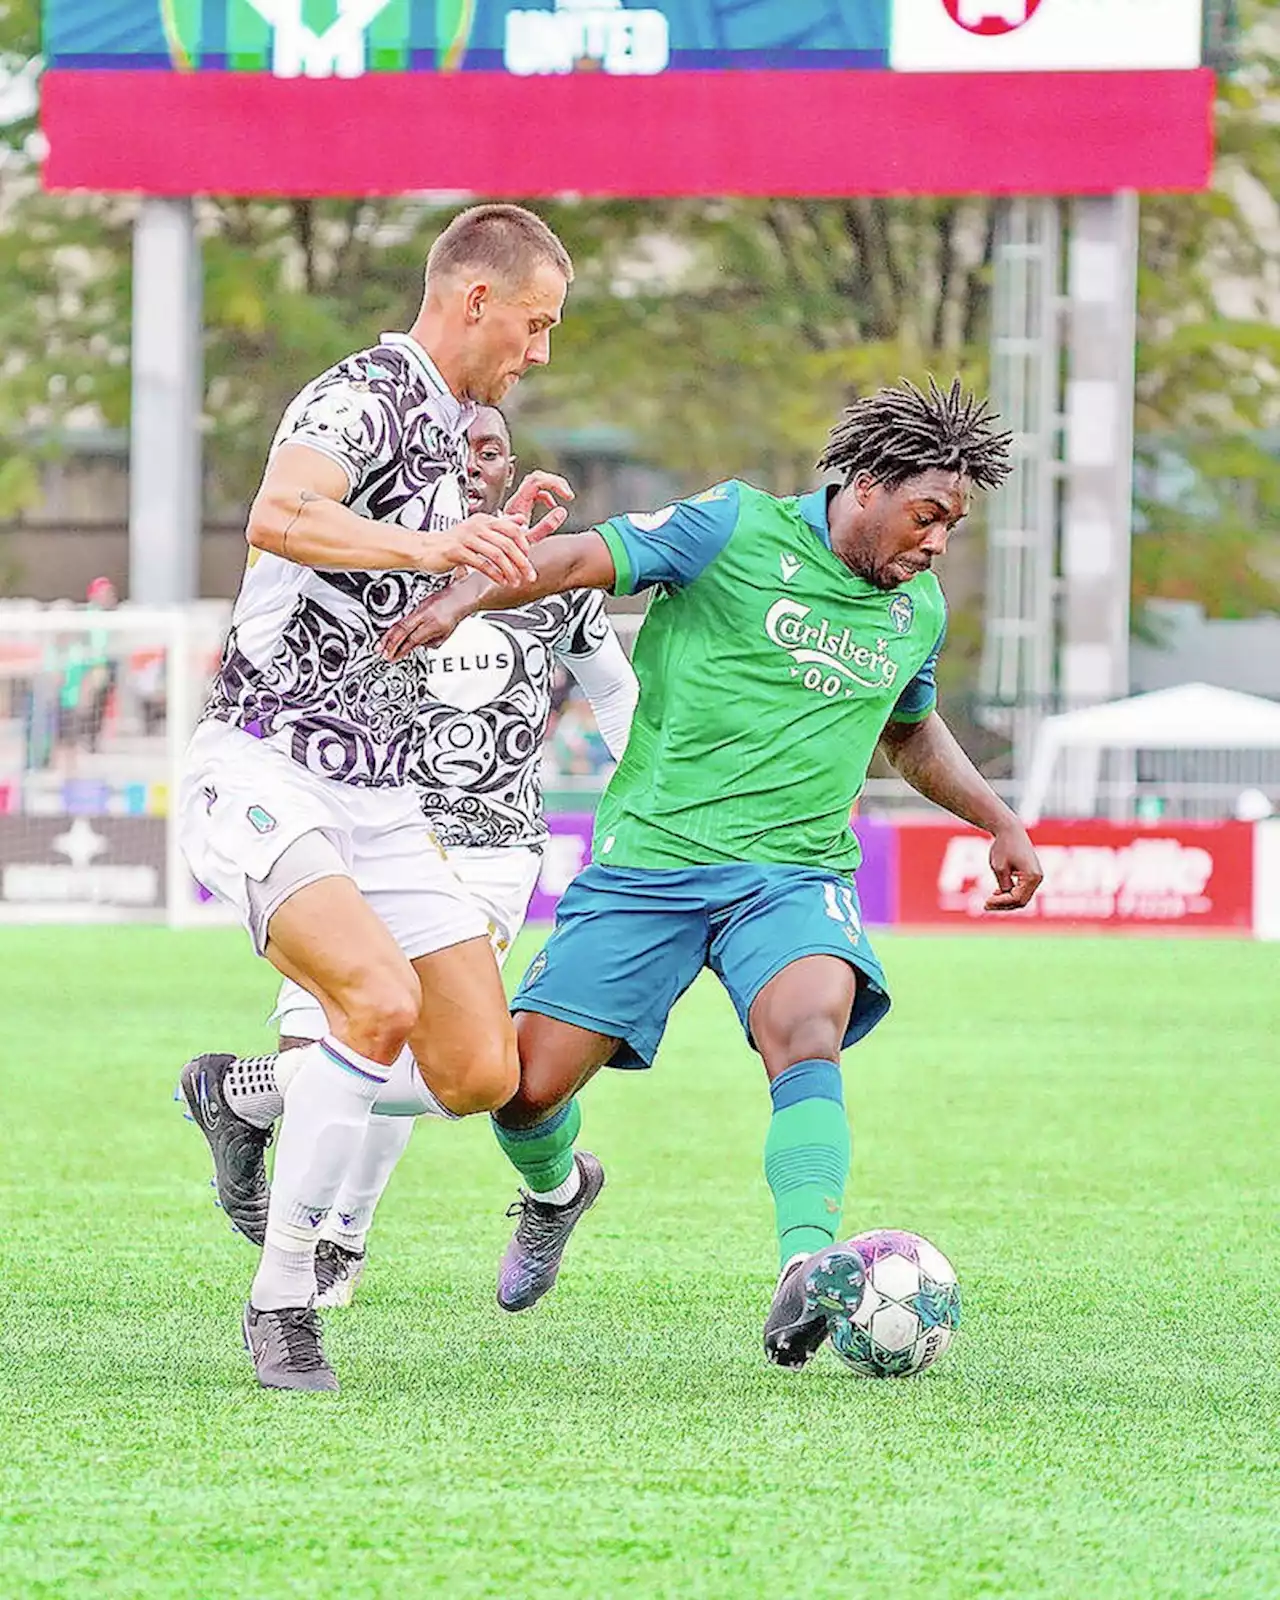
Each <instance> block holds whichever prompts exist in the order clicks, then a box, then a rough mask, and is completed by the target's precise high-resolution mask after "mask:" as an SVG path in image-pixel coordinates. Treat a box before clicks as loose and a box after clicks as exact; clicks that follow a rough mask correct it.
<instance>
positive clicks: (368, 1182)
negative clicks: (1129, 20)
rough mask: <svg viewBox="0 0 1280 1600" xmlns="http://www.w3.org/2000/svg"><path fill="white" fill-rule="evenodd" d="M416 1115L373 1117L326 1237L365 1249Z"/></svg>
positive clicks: (348, 1169) (345, 1244)
mask: <svg viewBox="0 0 1280 1600" xmlns="http://www.w3.org/2000/svg"><path fill="white" fill-rule="evenodd" d="M413 1125H414V1119H413V1118H412V1117H370V1118H369V1126H368V1127H367V1128H366V1129H365V1133H364V1143H363V1144H362V1145H361V1146H360V1153H359V1155H357V1156H356V1159H355V1160H354V1161H353V1162H352V1164H351V1166H350V1167H348V1168H347V1175H346V1177H345V1178H344V1179H343V1180H342V1188H341V1189H340V1190H339V1191H338V1198H337V1199H336V1200H335V1201H334V1203H333V1210H332V1211H331V1212H330V1213H329V1220H328V1222H326V1223H325V1225H324V1229H323V1232H322V1237H323V1238H325V1239H329V1240H330V1241H332V1243H334V1244H340V1245H341V1246H342V1247H343V1249H344V1250H355V1251H361V1250H363V1249H364V1242H365V1239H366V1237H367V1236H368V1233H369V1225H370V1224H371V1223H372V1221H373V1213H374V1212H375V1210H377V1206H378V1201H379V1200H381V1199H382V1196H383V1192H384V1190H385V1189H386V1187H387V1184H388V1183H390V1181H391V1174H392V1173H393V1172H394V1171H395V1169H396V1162H397V1161H399V1159H400V1157H401V1156H402V1155H403V1154H404V1153H405V1150H406V1149H407V1148H408V1145H409V1136H410V1135H411V1134H412V1132H413Z"/></svg>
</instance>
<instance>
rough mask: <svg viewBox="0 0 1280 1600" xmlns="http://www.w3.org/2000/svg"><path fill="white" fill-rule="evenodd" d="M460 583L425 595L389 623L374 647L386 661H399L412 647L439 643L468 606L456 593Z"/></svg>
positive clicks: (423, 648)
mask: <svg viewBox="0 0 1280 1600" xmlns="http://www.w3.org/2000/svg"><path fill="white" fill-rule="evenodd" d="M461 587H462V585H461V584H456V583H453V584H450V585H449V587H448V588H447V589H441V590H439V592H438V593H436V594H432V595H428V596H427V598H426V599H425V600H424V601H422V603H421V604H420V605H416V606H415V607H414V608H413V610H412V611H410V612H407V613H406V614H405V615H404V616H403V617H401V618H400V620H399V622H396V623H393V624H392V626H391V627H390V628H388V629H387V631H386V633H385V634H384V635H383V637H382V642H381V643H380V644H379V646H378V649H379V650H380V651H381V653H382V655H383V656H385V657H386V659H387V660H388V661H403V660H404V658H405V656H407V655H408V654H409V653H410V651H412V650H429V649H431V647H432V646H433V645H437V644H443V643H444V642H445V640H446V639H447V638H448V637H449V635H450V634H451V633H452V632H453V630H454V629H455V628H456V627H457V626H458V624H459V623H460V622H461V621H462V620H463V619H464V618H465V617H468V616H470V614H471V608H470V606H469V605H467V604H466V602H465V600H464V599H462V598H461V597H460V595H459V593H458V591H459V589H460V588H461Z"/></svg>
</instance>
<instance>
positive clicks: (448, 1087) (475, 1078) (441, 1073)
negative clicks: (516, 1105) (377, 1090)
mask: <svg viewBox="0 0 1280 1600" xmlns="http://www.w3.org/2000/svg"><path fill="white" fill-rule="evenodd" d="M432 1067H433V1070H432V1071H431V1074H430V1082H431V1088H432V1092H433V1093H434V1094H435V1097H436V1099H437V1100H439V1102H440V1104H441V1105H442V1106H444V1108H445V1109H446V1111H452V1112H453V1114H454V1115H455V1116H458V1117H470V1116H475V1115H476V1114H477V1113H479V1112H485V1111H496V1110H497V1109H498V1108H499V1107H500V1106H504V1105H506V1103H507V1101H508V1100H510V1098H511V1096H512V1095H513V1094H514V1093H515V1092H516V1089H517V1087H518V1086H519V1083H520V1062H519V1058H518V1057H517V1055H516V1041H515V1034H514V1033H513V1032H512V1031H511V1028H510V1027H509V1026H507V1027H505V1028H499V1029H495V1030H494V1031H493V1033H492V1034H491V1035H486V1036H484V1037H482V1038H476V1037H473V1038H472V1039H471V1040H470V1041H469V1047H468V1049H467V1052H466V1055H465V1057H463V1058H461V1059H456V1060H454V1061H449V1060H443V1061H441V1060H439V1059H437V1060H436V1061H435V1062H433V1064H432Z"/></svg>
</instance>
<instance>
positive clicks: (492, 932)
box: [271, 848, 542, 1039]
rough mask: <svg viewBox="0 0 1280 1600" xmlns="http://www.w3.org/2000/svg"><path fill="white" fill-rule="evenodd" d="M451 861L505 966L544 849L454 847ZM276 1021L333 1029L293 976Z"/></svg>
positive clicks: (287, 1026) (285, 1028) (307, 1034)
mask: <svg viewBox="0 0 1280 1600" xmlns="http://www.w3.org/2000/svg"><path fill="white" fill-rule="evenodd" d="M449 865H450V866H451V867H452V868H453V869H454V870H455V871H456V872H457V874H458V879H459V881H460V882H461V884H462V886H463V888H464V889H466V890H467V891H468V892H469V893H470V895H471V897H472V899H473V900H474V901H475V903H476V904H477V906H478V907H479V908H480V912H481V914H482V915H483V916H484V917H486V918H487V919H488V925H489V928H488V931H489V942H490V943H491V944H492V945H493V953H494V955H495V956H496V957H497V958H498V965H499V966H501V965H502V964H503V962H504V961H505V960H506V959H507V956H508V954H509V953H510V950H511V946H512V945H513V944H514V943H515V938H516V935H517V934H518V933H519V932H520V929H521V928H522V927H523V926H524V919H525V915H526V914H527V912H528V910H529V901H530V899H531V898H532V896H533V891H534V889H535V887H536V886H537V882H538V874H539V872H540V871H541V869H542V852H541V851H540V850H531V849H528V848H512V849H506V850H468V849H465V848H462V849H454V850H450V851H449ZM271 1020H272V1021H273V1022H276V1023H278V1024H279V1027H280V1033H281V1035H282V1036H283V1037H284V1038H288V1039H322V1038H323V1037H324V1035H325V1034H326V1033H327V1032H328V1023H327V1022H326V1020H325V1015H324V1011H323V1010H322V1009H321V1007H320V1006H319V1005H317V1003H316V1001H315V999H314V998H313V996H311V995H310V994H308V993H307V991H306V990H305V989H304V988H302V987H301V985H300V984H296V983H294V982H292V981H291V980H290V979H288V978H286V979H285V980H284V982H283V983H282V984H281V986H280V997H279V999H278V1000H277V1002H276V1008H275V1010H274V1011H273V1012H272V1013H271Z"/></svg>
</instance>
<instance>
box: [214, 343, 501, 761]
mask: <svg viewBox="0 0 1280 1600" xmlns="http://www.w3.org/2000/svg"><path fill="white" fill-rule="evenodd" d="M474 416H475V408H474V406H472V405H470V404H465V403H463V402H461V401H459V400H458V399H457V398H456V397H455V396H454V395H453V394H452V393H451V392H450V390H449V388H448V386H447V384H446V383H445V382H444V379H443V378H442V377H441V376H440V374H439V372H438V371H437V370H436V368H435V366H434V364H433V363H432V361H431V360H430V358H429V357H428V355H427V353H426V352H425V350H423V349H422V347H421V346H420V345H419V344H418V343H417V342H416V341H415V340H413V339H411V338H410V337H409V336H408V335H407V334H395V333H392V334H386V335H384V336H383V338H382V340H381V341H380V342H379V343H378V344H377V345H375V346H373V347H372V348H370V349H368V350H361V351H358V352H357V353H356V354H355V355H352V356H348V357H347V358H346V360H344V361H340V362H339V363H338V364H337V365H336V366H334V367H331V368H330V369H329V370H328V371H327V372H324V373H322V374H321V375H320V377H318V378H316V379H315V380H314V381H313V382H311V383H309V384H308V385H307V386H306V388H305V389H303V390H302V392H301V393H300V394H299V395H298V396H297V398H296V399H295V400H294V401H293V402H292V403H291V404H290V406H289V407H288V409H287V410H286V412H285V414H284V418H283V420H282V422H281V424H280V427H279V430H278V431H277V433H276V436H275V440H274V442H273V444H272V451H273V452H274V451H275V450H277V449H279V447H280V446H281V445H283V444H304V445H307V446H308V447H309V448H311V449H313V450H317V451H319V452H320V453H321V454H322V455H326V456H328V457H329V458H330V459H331V460H332V461H335V462H337V464H338V465H339V466H340V467H341V468H342V469H343V471H344V472H345V473H346V475H347V481H348V484H349V486H350V487H349V491H348V494H347V497H346V502H345V503H346V504H347V505H348V506H350V507H351V509H352V510H353V511H355V512H357V513H359V515H361V516H364V517H369V518H372V519H373V520H375V521H379V522H396V523H399V524H400V525H401V526H402V527H407V528H415V529H419V528H426V529H430V530H433V531H434V530H442V529H445V528H449V527H452V526H453V525H454V524H455V523H457V522H460V521H461V520H462V518H463V516H464V510H463V506H464V504H465V492H464V485H465V481H466V467H467V428H468V427H469V425H470V423H471V421H472V419H473V417H474ZM445 581H446V580H445V579H444V578H443V577H437V576H434V575H432V574H428V573H418V572H412V571H396V572H366V571H353V572H333V571H320V570H317V569H314V568H311V567H304V566H299V565H298V564H297V563H296V562H292V561H287V560H285V559H283V558H282V557H280V556H275V555H270V554H266V553H258V552H255V553H254V555H253V556H252V557H251V558H250V563H249V566H248V568H247V570H246V572H245V576H244V581H243V583H242V584H241V588H240V594H239V597H238V598H237V600H236V605H235V610H234V612H233V614H232V620H231V632H230V635H229V636H228V639H227V643H226V647H225V650H224V652H223V657H222V662H221V665H220V667H219V670H218V674H217V677H216V678H215V680H214V685H213V689H212V692H211V694H210V697H209V701H208V704H207V705H206V708H205V712H204V715H205V718H206V719H207V718H215V719H217V720H219V721H222V722H227V723H230V724H232V725H233V726H235V727H239V728H242V729H244V731H245V732H246V733H249V734H252V735H253V736H254V737H256V738H259V739H264V740H266V741H268V742H269V743H271V744H273V745H275V746H276V747H277V748H279V749H281V750H283V751H284V752H285V753H286V754H288V755H289V756H291V757H292V758H293V759H294V760H295V761H298V762H300V763H301V764H302V765H303V766H305V767H306V768H307V769H308V770H309V771H311V772H314V773H317V774H318V775H320V776H323V777H330V778H336V779H338V780H339V781H341V782H344V783H351V784H356V785H360V786H367V787H375V788H383V787H387V786H391V785H397V784H401V783H404V782H406V781H408V779H407V774H408V769H409V767H410V765H411V763H412V761H413V749H414V744H415V742H417V741H418V740H419V739H420V737H421V735H422V727H421V723H420V721H419V719H418V718H417V717H416V716H415V715H414V713H415V710H416V708H417V707H418V706H420V705H421V704H423V703H424V699H425V698H426V697H427V696H428V687H427V667H426V662H425V658H424V656H423V654H422V652H416V653H415V654H414V655H412V656H410V657H408V658H407V659H406V660H405V661H404V662H402V663H396V664H394V665H393V664H391V663H389V662H387V661H386V660H384V659H383V657H382V656H380V655H379V654H378V653H377V649H376V646H377V644H378V641H379V640H380V639H381V638H382V636H383V634H384V633H385V632H386V630H387V629H388V628H389V627H390V626H391V624H392V623H393V622H395V621H396V620H397V619H398V618H400V617H402V616H403V615H404V614H405V613H406V612H408V611H410V610H411V609H412V608H413V607H414V606H416V605H417V604H418V603H419V601H421V600H422V599H424V598H425V597H426V596H427V595H428V594H430V593H431V592H432V591H433V590H435V589H438V588H440V587H441V586H442V585H443V584H444V582H445Z"/></svg>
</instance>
